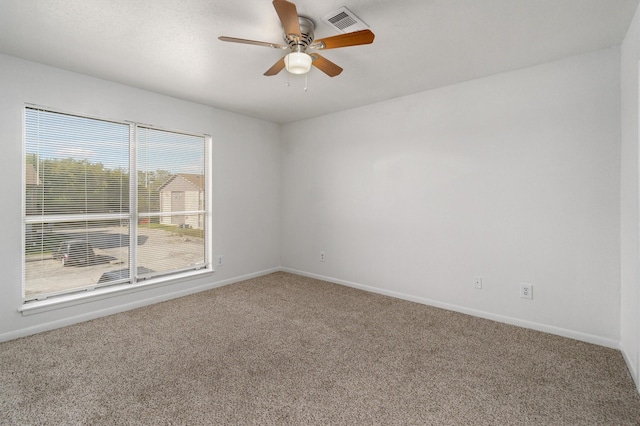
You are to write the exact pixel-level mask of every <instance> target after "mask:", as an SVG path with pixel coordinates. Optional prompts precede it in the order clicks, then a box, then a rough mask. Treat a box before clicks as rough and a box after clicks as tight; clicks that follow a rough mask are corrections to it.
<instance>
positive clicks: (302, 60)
mask: <svg viewBox="0 0 640 426" xmlns="http://www.w3.org/2000/svg"><path fill="white" fill-rule="evenodd" d="M312 61H313V60H312V59H311V56H309V55H308V54H306V53H302V52H291V53H289V54H288V55H287V56H285V58H284V65H285V68H286V69H287V71H289V72H290V73H291V74H306V73H308V72H309V70H311V62H312Z"/></svg>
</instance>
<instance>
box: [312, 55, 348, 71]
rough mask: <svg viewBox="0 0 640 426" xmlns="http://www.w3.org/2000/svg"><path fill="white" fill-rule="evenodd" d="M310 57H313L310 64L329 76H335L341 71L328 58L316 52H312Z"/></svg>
mask: <svg viewBox="0 0 640 426" xmlns="http://www.w3.org/2000/svg"><path fill="white" fill-rule="evenodd" d="M311 59H313V62H311V65H313V66H314V67H316V68H318V69H319V70H320V71H322V72H323V73H325V74H326V75H328V76H329V77H335V76H336V75H338V74H340V73H341V72H342V68H340V67H339V66H337V65H336V64H334V63H333V62H331V61H330V60H328V59H326V58H324V57H322V56H320V55H318V54H317V53H312V54H311Z"/></svg>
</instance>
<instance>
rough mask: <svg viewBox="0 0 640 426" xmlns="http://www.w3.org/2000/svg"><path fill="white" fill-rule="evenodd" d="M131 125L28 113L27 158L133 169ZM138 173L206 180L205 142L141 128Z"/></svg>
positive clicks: (40, 112) (196, 138)
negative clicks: (199, 176) (36, 156)
mask: <svg viewBox="0 0 640 426" xmlns="http://www.w3.org/2000/svg"><path fill="white" fill-rule="evenodd" d="M130 129H131V126H130V125H129V123H119V122H112V121H106V120H99V119H94V118H85V117H79V116H74V115H68V114H62V113H58V112H51V111H43V110H41V109H34V108H25V153H26V154H39V155H40V158H43V159H66V158H73V159H76V160H87V161H89V162H91V163H102V164H103V166H104V167H106V168H109V169H118V168H119V169H122V170H128V169H129V133H130ZM137 133H138V145H137V150H138V152H137V158H138V170H139V171H155V170H167V171H169V172H171V173H174V174H177V173H194V174H204V159H205V138H204V137H198V136H193V135H186V134H182V133H175V132H169V131H165V130H157V129H152V128H149V127H144V126H138V128H137Z"/></svg>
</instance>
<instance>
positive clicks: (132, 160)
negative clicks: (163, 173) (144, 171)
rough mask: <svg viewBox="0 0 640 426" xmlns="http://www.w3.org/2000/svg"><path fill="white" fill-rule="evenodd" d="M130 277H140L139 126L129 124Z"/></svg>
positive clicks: (132, 279) (135, 278)
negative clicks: (138, 263)
mask: <svg viewBox="0 0 640 426" xmlns="http://www.w3.org/2000/svg"><path fill="white" fill-rule="evenodd" d="M129 135H130V139H129V170H130V171H131V172H130V175H129V277H130V278H131V282H132V283H135V282H136V280H137V279H138V273H137V271H138V268H137V262H138V244H137V242H138V126H137V125H136V124H135V123H130V124H129Z"/></svg>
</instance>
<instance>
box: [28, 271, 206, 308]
mask: <svg viewBox="0 0 640 426" xmlns="http://www.w3.org/2000/svg"><path fill="white" fill-rule="evenodd" d="M213 272H214V271H213V270H212V269H200V270H197V271H189V272H184V273H181V274H176V275H171V276H165V277H158V278H153V279H149V280H145V281H141V282H139V283H136V284H118V285H113V286H109V287H103V288H97V289H94V290H91V291H84V292H79V293H73V294H66V295H63V296H57V297H51V298H49V299H46V300H38V301H33V302H28V303H25V304H23V305H22V306H21V307H19V308H18V312H20V313H22V315H23V316H27V315H34V314H39V313H43V312H48V311H53V310H56V309H63V308H68V307H71V306H76V305H81V304H83V303H88V302H95V301H98V300H103V299H108V298H111V297H116V296H122V295H126V294H130V293H135V292H138V291H142V290H147V289H150V288H155V287H161V286H165V285H169V284H176V283H179V282H184V281H185V280H187V279H189V278H193V277H202V276H206V275H211V274H213Z"/></svg>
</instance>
